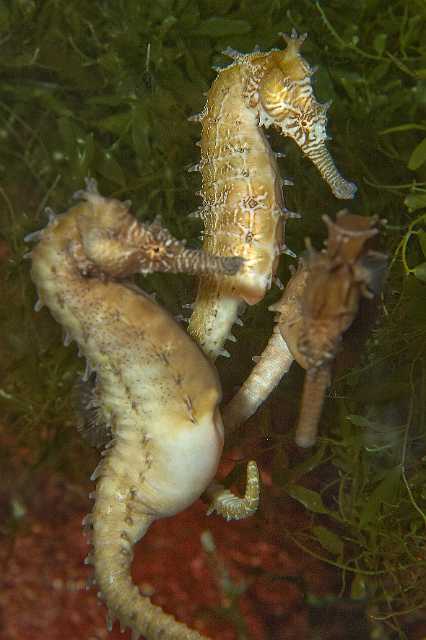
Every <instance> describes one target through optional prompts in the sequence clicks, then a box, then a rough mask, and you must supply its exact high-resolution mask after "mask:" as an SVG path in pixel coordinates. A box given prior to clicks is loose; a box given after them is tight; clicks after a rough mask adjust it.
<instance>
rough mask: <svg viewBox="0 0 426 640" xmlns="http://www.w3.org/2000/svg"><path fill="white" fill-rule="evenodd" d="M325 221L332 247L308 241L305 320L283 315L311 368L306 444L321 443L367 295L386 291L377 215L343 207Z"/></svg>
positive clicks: (300, 436)
mask: <svg viewBox="0 0 426 640" xmlns="http://www.w3.org/2000/svg"><path fill="white" fill-rule="evenodd" d="M323 220H324V222H325V223H326V225H327V227H328V239H327V243H326V248H325V249H324V250H323V251H321V252H317V251H315V250H314V249H312V247H311V246H310V243H308V255H307V257H306V258H305V261H306V269H307V277H306V283H305V287H304V289H303V292H302V295H301V301H300V316H299V319H298V320H296V322H295V323H293V324H291V323H289V322H288V321H286V316H285V314H284V315H282V316H281V317H280V319H279V327H280V331H281V334H282V336H283V338H284V340H285V341H286V344H287V346H288V348H289V349H290V351H291V352H292V354H293V356H294V357H295V359H296V360H297V362H298V363H299V364H300V365H301V366H302V367H304V368H305V369H306V376H305V384H304V388H303V395H302V402H301V411H300V416H299V420H298V423H297V426H296V435H295V440H296V443H297V444H298V445H299V446H300V447H311V446H313V445H314V444H315V441H316V435H317V429H318V421H319V418H320V415H321V410H322V406H323V402H324V396H325V391H326V389H327V386H328V385H329V382H330V365H331V362H332V361H333V360H334V358H335V357H336V354H337V351H338V349H339V347H340V344H341V340H342V336H343V334H344V332H345V331H347V329H348V328H349V327H350V325H351V324H352V322H353V320H354V318H355V316H356V314H357V312H358V309H359V304H360V300H361V298H362V297H363V296H364V297H367V298H372V297H373V296H374V295H375V294H377V293H378V292H379V291H380V288H381V285H382V282H383V277H384V274H385V269H386V256H385V255H384V254H382V253H379V252H377V251H372V250H370V249H368V244H367V243H368V240H370V238H372V237H373V236H375V235H376V234H377V233H378V229H377V228H374V225H375V224H376V222H377V218H375V217H373V218H369V217H364V216H359V215H355V214H350V213H348V212H347V211H340V212H339V213H338V214H337V218H336V222H333V221H332V220H331V219H330V218H329V217H328V216H326V215H324V216H323Z"/></svg>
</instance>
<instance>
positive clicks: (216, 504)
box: [204, 460, 260, 520]
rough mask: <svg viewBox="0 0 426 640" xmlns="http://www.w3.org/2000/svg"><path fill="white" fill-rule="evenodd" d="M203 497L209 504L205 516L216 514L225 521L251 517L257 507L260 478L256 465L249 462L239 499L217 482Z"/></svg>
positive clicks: (252, 461) (251, 461)
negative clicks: (244, 489) (244, 485)
mask: <svg viewBox="0 0 426 640" xmlns="http://www.w3.org/2000/svg"><path fill="white" fill-rule="evenodd" d="M204 497H205V498H206V499H207V500H208V501H209V502H210V506H209V508H208V510H207V515H208V516H209V515H210V514H212V513H214V512H215V511H216V513H218V514H219V515H221V516H222V517H223V518H225V519H226V520H242V519H243V518H248V517H250V516H252V515H253V514H254V513H255V512H256V511H257V508H258V506H259V499H260V476H259V470H258V468H257V464H256V462H255V461H254V460H250V462H249V463H248V465H247V479H246V491H245V494H244V498H240V497H239V496H236V495H235V494H233V493H232V491H230V490H229V489H226V488H225V487H223V486H222V485H221V484H219V483H218V482H213V483H212V484H211V485H210V486H209V487H208V488H207V489H206V491H205V493H204Z"/></svg>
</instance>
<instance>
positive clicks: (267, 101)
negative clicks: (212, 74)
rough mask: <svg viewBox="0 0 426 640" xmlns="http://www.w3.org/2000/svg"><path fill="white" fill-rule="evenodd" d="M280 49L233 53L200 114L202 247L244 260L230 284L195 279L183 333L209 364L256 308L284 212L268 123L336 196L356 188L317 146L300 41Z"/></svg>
mask: <svg viewBox="0 0 426 640" xmlns="http://www.w3.org/2000/svg"><path fill="white" fill-rule="evenodd" d="M284 37H285V39H286V41H287V48H286V49H285V50H284V51H279V50H273V51H270V52H267V53H262V52H256V53H249V54H240V53H238V52H236V51H233V50H231V49H228V50H227V51H226V52H225V53H227V54H228V55H230V56H231V57H232V58H233V59H234V62H233V63H232V64H231V65H230V66H228V67H227V68H225V69H223V70H222V71H220V73H219V75H218V77H217V78H216V80H215V82H214V83H213V85H212V87H211V89H210V91H209V93H208V97H207V103H206V105H205V108H204V110H203V112H202V113H201V114H199V116H198V117H196V118H195V119H197V120H199V121H201V123H202V136H201V145H200V146H201V161H200V163H199V164H198V165H197V166H196V167H195V168H197V169H199V170H200V171H201V174H202V189H201V192H200V195H201V197H202V199H203V202H202V205H201V207H200V210H199V215H200V217H201V218H202V219H203V221H204V233H203V236H204V243H203V248H204V250H205V251H206V252H208V253H210V254H212V255H228V256H231V255H235V256H241V257H242V258H244V260H245V262H244V265H243V267H242V268H241V269H240V271H239V272H238V273H237V274H236V275H235V276H231V277H222V276H220V277H218V276H216V275H206V276H203V277H202V278H201V279H200V283H199V290H198V295H197V299H196V302H195V305H194V312H193V315H192V318H191V321H190V324H189V333H190V334H191V335H192V336H193V337H194V338H195V340H196V341H197V342H198V344H200V346H201V347H202V348H203V350H204V351H205V353H206V354H207V355H208V356H209V357H211V358H212V359H215V358H216V357H217V356H218V355H220V354H223V355H226V352H225V351H224V350H223V345H224V342H225V341H226V340H227V339H228V338H229V337H230V331H231V328H232V325H233V324H234V322H235V321H236V320H237V314H238V310H239V307H240V305H241V303H242V302H243V303H244V302H247V303H249V304H255V303H257V302H259V301H260V300H261V299H262V298H263V296H264V295H265V292H266V291H267V289H268V288H269V287H270V285H271V280H272V278H273V276H274V274H275V271H276V268H277V264H278V259H279V255H280V253H282V252H285V251H286V247H285V246H284V244H283V232H284V222H285V220H286V218H288V217H289V215H291V212H288V211H287V210H286V208H285V206H284V201H283V197H282V184H283V180H282V179H281V177H280V175H279V171H278V166H277V162H276V159H275V154H274V153H273V152H272V150H271V148H270V145H269V143H268V141H267V139H266V136H265V135H264V133H263V131H262V127H269V126H271V125H273V126H275V127H276V128H278V130H279V131H280V133H282V135H284V136H288V137H290V138H292V139H293V140H295V142H296V143H297V144H298V145H299V146H300V148H301V150H302V151H303V153H304V154H306V155H307V156H308V157H309V158H310V159H311V160H312V161H313V162H314V164H315V165H316V166H317V167H318V169H319V171H320V172H321V175H322V176H323V178H324V179H325V180H326V181H327V183H328V184H329V185H330V187H331V189H332V191H333V193H334V195H335V196H336V197H338V198H352V197H353V196H354V193H355V190H356V187H355V185H353V184H352V183H350V182H347V181H346V180H344V179H343V178H342V177H341V176H340V175H339V173H338V171H337V169H336V167H335V166H334V163H333V161H332V159H331V156H330V154H329V153H328V151H327V148H326V145H325V142H326V138H327V136H326V120H327V118H326V112H327V109H328V105H327V104H325V105H321V104H319V103H318V102H317V101H316V99H315V97H314V95H313V92H312V86H311V76H312V73H313V71H312V69H311V68H310V67H309V65H308V63H307V62H306V61H305V60H304V59H303V58H302V57H301V55H300V53H299V50H300V47H301V46H302V43H303V41H304V39H305V36H301V37H298V36H297V34H296V33H292V35H291V36H284Z"/></svg>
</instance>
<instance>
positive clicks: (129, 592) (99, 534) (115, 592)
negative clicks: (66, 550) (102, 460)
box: [85, 469, 206, 640]
mask: <svg viewBox="0 0 426 640" xmlns="http://www.w3.org/2000/svg"><path fill="white" fill-rule="evenodd" d="M101 473H102V472H101ZM123 484H124V485H126V482H123V478H121V479H120V480H119V479H118V478H116V481H114V477H111V469H108V473H105V474H102V477H101V478H100V479H99V480H98V484H97V487H96V498H95V506H94V510H93V513H92V514H90V515H89V516H88V517H87V518H86V519H85V520H86V522H85V524H86V526H87V525H90V527H91V543H92V545H93V550H92V552H91V553H90V554H89V556H88V559H87V560H86V563H87V564H93V565H94V573H95V583H96V585H97V587H98V597H99V598H101V599H102V600H103V601H104V602H105V604H106V605H107V607H108V617H107V625H108V629H109V630H110V631H111V629H112V625H113V623H114V621H115V620H118V621H119V623H120V626H121V628H122V630H124V629H127V628H129V629H131V631H132V640H138V639H139V638H140V637H141V636H142V637H143V638H144V639H145V640H160V639H161V640H166V639H167V640H206V637H205V636H202V635H200V634H199V633H198V632H197V631H194V630H192V629H189V628H188V627H187V626H186V625H184V624H182V623H180V622H177V620H175V618H174V617H173V616H171V615H169V614H166V613H165V612H164V611H163V610H162V609H161V608H160V607H158V606H156V605H154V604H153V603H152V602H151V601H150V599H149V598H148V597H145V596H143V595H142V594H141V593H140V591H139V589H138V587H137V586H136V585H135V584H134V583H133V581H132V578H131V572H130V567H131V562H132V559H133V546H134V545H135V543H136V542H137V541H138V540H139V539H140V538H141V537H142V536H143V535H145V533H146V531H147V530H148V529H149V527H150V525H151V523H152V522H153V521H154V519H155V518H154V516H153V515H152V513H151V514H150V513H149V510H150V509H149V506H147V505H146V506H145V505H143V504H142V501H141V496H140V490H139V489H138V491H137V495H135V493H134V491H135V490H134V489H132V488H131V484H129V487H130V488H129V491H128V492H126V491H124V492H123Z"/></svg>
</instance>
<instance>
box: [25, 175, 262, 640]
mask: <svg viewBox="0 0 426 640" xmlns="http://www.w3.org/2000/svg"><path fill="white" fill-rule="evenodd" d="M79 197H80V198H82V199H83V202H82V203H80V204H78V205H76V206H74V207H72V208H71V209H70V210H68V211H67V212H66V213H65V214H62V215H60V216H57V217H54V218H53V219H52V220H51V221H50V223H49V225H48V226H47V228H46V229H44V230H43V231H41V232H37V233H36V234H32V238H30V239H32V240H38V241H39V242H38V244H37V245H36V247H35V248H34V249H33V251H32V256H31V257H32V270H31V275H32V278H33V280H34V282H35V284H36V286H37V290H38V294H39V303H38V304H37V308H40V306H41V305H42V304H45V305H47V307H48V308H49V310H50V312H51V313H52V315H53V317H54V318H55V319H56V320H57V321H58V322H59V323H60V324H61V325H62V326H63V327H64V329H65V331H66V334H67V340H68V341H69V339H73V340H76V342H77V343H78V345H79V349H80V351H81V353H82V355H84V357H85V358H86V360H87V363H88V367H89V369H90V371H92V372H94V374H95V376H96V388H95V393H94V395H93V397H92V399H91V409H92V415H93V412H94V413H95V420H96V422H97V425H98V427H99V428H100V429H102V424H104V425H106V427H105V431H104V435H105V433H109V437H110V440H109V442H108V443H107V445H106V447H105V450H104V451H103V458H102V460H101V463H100V464H99V466H98V467H97V469H96V470H95V472H94V474H93V476H92V479H93V480H96V481H97V483H96V491H95V493H94V500H95V503H94V508H93V511H92V513H91V514H90V515H89V516H88V517H87V518H86V519H85V520H86V526H87V528H88V529H90V532H91V533H90V539H91V544H92V545H93V550H92V552H91V553H90V555H89V556H88V558H87V562H88V563H91V564H93V565H94V572H95V581H96V584H97V585H98V588H99V595H100V597H101V598H102V599H103V600H104V601H105V603H106V605H107V607H108V610H109V625H108V626H109V628H111V627H112V622H113V620H114V619H115V618H117V619H118V620H119V622H120V624H121V626H122V627H123V628H127V627H128V628H130V629H131V630H132V637H133V638H134V639H136V638H139V636H140V635H141V634H142V635H143V636H144V637H145V638H146V639H147V640H157V639H159V638H168V639H171V640H200V639H201V638H202V637H203V636H201V635H200V634H199V633H198V632H197V631H193V630H191V629H189V628H188V627H186V626H185V625H184V624H181V623H179V622H177V621H176V620H175V619H174V618H173V617H172V616H170V615H167V614H165V613H164V612H163V611H162V609H161V608H159V607H157V606H155V605H153V604H152V603H151V601H150V600H149V598H146V597H143V596H142V595H141V594H140V592H139V590H138V588H137V586H136V585H135V584H133V583H132V578H131V575H130V565H131V562H132V556H133V551H132V550H133V546H134V544H135V543H136V542H137V541H138V540H139V539H140V538H141V537H142V536H143V535H144V534H145V532H146V531H147V529H148V528H149V526H150V525H151V523H152V522H154V521H155V520H156V519H158V518H162V517H165V516H171V515H173V514H176V513H177V512H179V511H181V510H182V509H184V508H186V507H187V506H189V505H190V504H191V503H192V502H194V500H196V499H197V498H198V497H199V496H200V495H201V494H202V493H203V492H204V491H205V490H206V489H207V495H208V496H209V497H210V498H212V499H213V504H212V508H211V510H212V509H213V510H216V511H218V512H219V513H221V514H223V515H224V516H225V517H228V518H230V517H233V518H238V517H245V516H246V515H248V514H250V513H252V512H253V511H254V510H255V509H256V507H257V503H258V499H259V479H258V475H257V468H256V465H255V463H251V464H250V465H249V468H248V476H249V477H248V484H247V490H246V495H245V498H244V499H242V500H241V499H238V498H236V497H235V496H231V495H230V493H229V492H225V493H223V491H222V490H221V489H220V488H219V489H218V486H217V484H216V483H212V480H213V478H214V475H215V473H216V469H217V466H218V462H219V459H220V455H221V452H222V446H223V426H222V419H221V416H220V412H219V408H218V405H219V402H220V400H221V388H220V384H219V380H218V377H217V374H216V371H215V369H214V367H213V366H212V365H211V363H210V362H209V361H208V360H207V359H206V357H205V356H204V354H203V353H202V351H201V350H200V349H199V347H198V346H197V345H196V344H195V343H194V342H193V340H192V339H191V338H190V337H189V336H188V335H187V334H186V332H185V331H184V330H183V329H182V328H181V327H180V326H179V325H178V323H177V322H176V321H175V320H174V318H173V317H172V316H171V315H170V314H169V313H168V312H167V311H166V310H164V309H163V308H161V307H160V306H159V305H158V304H156V303H155V302H154V301H153V300H152V299H151V298H150V297H149V296H148V295H146V294H145V293H144V292H143V291H141V290H139V289H138V288H137V287H135V286H134V285H133V284H126V282H125V281H123V280H122V279H123V278H126V277H127V276H129V275H131V274H134V273H151V272H153V271H169V272H187V273H205V272H211V271H213V272H215V273H228V274H233V273H235V272H236V271H237V270H238V268H239V267H240V266H241V259H240V258H214V257H212V256H209V255H206V254H205V253H203V252H201V251H194V250H190V249H187V248H186V247H185V245H184V244H183V243H182V242H179V241H177V240H176V239H174V238H173V237H172V236H171V235H170V234H169V233H168V232H167V231H166V230H165V229H163V228H162V227H161V226H160V225H159V224H158V223H156V222H154V223H153V224H152V225H149V226H145V225H142V224H139V223H138V222H137V221H136V220H135V219H134V218H133V217H132V216H131V215H130V214H129V212H128V207H127V205H126V204H125V203H121V202H119V201H117V200H113V199H106V198H103V197H102V196H100V195H99V193H98V192H97V190H96V185H95V183H94V182H93V181H92V182H88V188H87V190H86V191H84V192H81V193H80V194H79Z"/></svg>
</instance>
